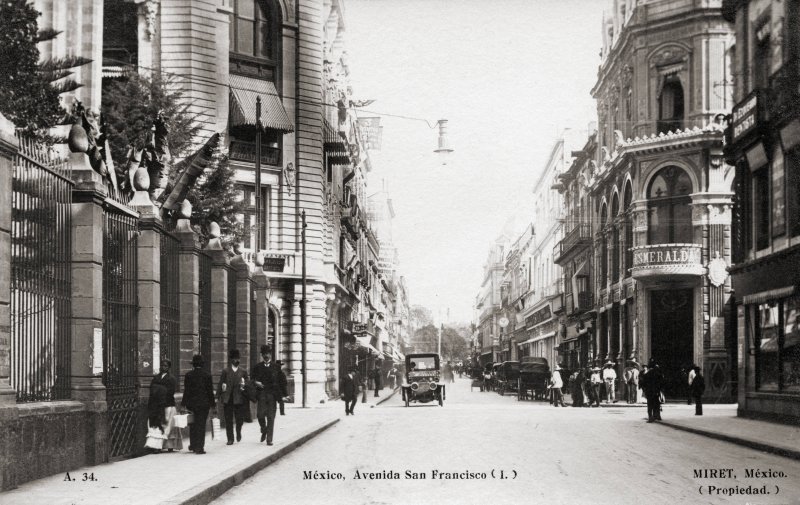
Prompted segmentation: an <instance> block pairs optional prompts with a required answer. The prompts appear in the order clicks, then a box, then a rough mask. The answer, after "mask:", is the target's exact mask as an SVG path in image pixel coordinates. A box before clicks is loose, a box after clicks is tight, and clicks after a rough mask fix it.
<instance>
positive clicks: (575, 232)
mask: <svg viewBox="0 0 800 505" xmlns="http://www.w3.org/2000/svg"><path fill="white" fill-rule="evenodd" d="M591 243H592V229H591V227H590V226H589V225H588V224H579V225H577V226H575V228H573V229H572V230H571V231H570V232H569V233H567V235H566V236H565V237H564V238H563V239H562V240H561V241H560V242H559V243H558V244H556V246H555V247H554V248H553V261H554V262H556V263H558V262H559V261H560V260H561V259H562V257H563V256H564V255H566V254H567V253H569V252H570V251H572V250H573V249H576V248H578V247H582V246H587V245H589V244H591Z"/></svg>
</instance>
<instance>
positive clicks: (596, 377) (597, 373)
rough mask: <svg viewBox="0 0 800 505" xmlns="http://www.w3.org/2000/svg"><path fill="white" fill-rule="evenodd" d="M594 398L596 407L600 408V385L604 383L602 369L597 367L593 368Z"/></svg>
mask: <svg viewBox="0 0 800 505" xmlns="http://www.w3.org/2000/svg"><path fill="white" fill-rule="evenodd" d="M591 381H592V397H593V398H594V402H595V403H594V406H595V407H599V406H600V385H601V384H602V383H603V379H602V377H600V367H599V366H596V367H594V368H592V378H591Z"/></svg>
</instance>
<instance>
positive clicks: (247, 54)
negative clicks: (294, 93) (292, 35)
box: [229, 0, 281, 82]
mask: <svg viewBox="0 0 800 505" xmlns="http://www.w3.org/2000/svg"><path fill="white" fill-rule="evenodd" d="M280 27H281V16H280V10H279V9H278V8H277V7H276V6H275V5H274V3H273V2H272V1H271V0H233V13H232V14H231V23H230V31H229V32H230V60H231V73H234V74H242V75H251V76H254V77H257V78H259V79H264V80H268V81H272V82H277V77H278V70H279V65H278V63H279V60H280V34H281V28H280Z"/></svg>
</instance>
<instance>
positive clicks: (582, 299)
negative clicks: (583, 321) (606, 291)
mask: <svg viewBox="0 0 800 505" xmlns="http://www.w3.org/2000/svg"><path fill="white" fill-rule="evenodd" d="M592 295H593V293H592V292H590V291H582V292H580V293H578V306H577V307H575V312H584V311H587V310H591V308H592V302H593V301H594V297H593V296H592Z"/></svg>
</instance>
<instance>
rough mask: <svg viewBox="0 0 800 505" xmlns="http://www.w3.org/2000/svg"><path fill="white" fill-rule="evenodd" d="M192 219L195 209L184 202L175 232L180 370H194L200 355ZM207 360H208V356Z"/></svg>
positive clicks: (197, 246) (197, 263)
mask: <svg viewBox="0 0 800 505" xmlns="http://www.w3.org/2000/svg"><path fill="white" fill-rule="evenodd" d="M191 216H192V206H191V204H190V203H189V202H188V201H186V200H184V202H183V203H182V204H181V208H180V211H179V214H178V217H179V219H178V222H177V225H176V227H175V232H174V235H175V236H176V237H177V238H178V241H179V243H180V256H179V260H178V268H179V270H180V281H179V285H178V300H179V307H180V312H181V315H180V330H179V335H180V342H181V343H180V349H181V356H180V362H181V366H180V368H181V370H191V369H192V356H193V355H195V354H197V353H199V352H200V242H199V241H198V238H197V234H196V233H195V232H194V230H192V227H191V224H190V222H189V218H190V217H191ZM205 358H206V359H208V356H205Z"/></svg>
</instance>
